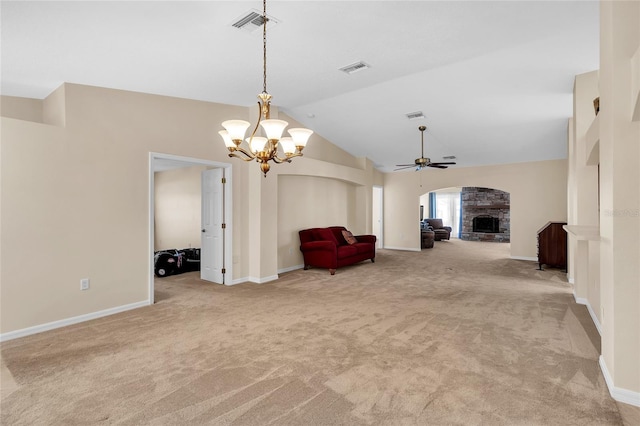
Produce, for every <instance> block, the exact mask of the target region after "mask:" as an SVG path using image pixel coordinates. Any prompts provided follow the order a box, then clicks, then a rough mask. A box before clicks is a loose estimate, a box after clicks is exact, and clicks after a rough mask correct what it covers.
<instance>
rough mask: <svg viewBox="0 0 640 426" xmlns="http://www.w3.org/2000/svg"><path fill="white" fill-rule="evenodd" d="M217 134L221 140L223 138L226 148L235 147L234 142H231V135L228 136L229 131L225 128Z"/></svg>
mask: <svg viewBox="0 0 640 426" xmlns="http://www.w3.org/2000/svg"><path fill="white" fill-rule="evenodd" d="M218 134H219V135H220V136H222V140H224V146H226V147H227V148H235V147H236V144H235V143H233V140H231V136H229V132H227V131H226V130H220V131H219V132H218Z"/></svg>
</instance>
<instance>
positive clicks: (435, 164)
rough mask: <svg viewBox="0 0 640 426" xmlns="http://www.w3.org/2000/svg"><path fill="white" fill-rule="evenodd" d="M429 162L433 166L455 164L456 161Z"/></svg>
mask: <svg viewBox="0 0 640 426" xmlns="http://www.w3.org/2000/svg"><path fill="white" fill-rule="evenodd" d="M430 164H432V165H434V166H446V165H453V164H456V163H453V162H447V163H430Z"/></svg>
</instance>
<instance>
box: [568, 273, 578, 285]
mask: <svg viewBox="0 0 640 426" xmlns="http://www.w3.org/2000/svg"><path fill="white" fill-rule="evenodd" d="M567 281H568V282H569V284H575V283H576V280H575V279H573V277H570V276H569V274H567Z"/></svg>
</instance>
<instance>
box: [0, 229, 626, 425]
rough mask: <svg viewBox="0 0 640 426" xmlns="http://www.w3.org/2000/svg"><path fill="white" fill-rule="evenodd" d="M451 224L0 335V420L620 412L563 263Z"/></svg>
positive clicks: (492, 418)
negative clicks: (428, 234)
mask: <svg viewBox="0 0 640 426" xmlns="http://www.w3.org/2000/svg"><path fill="white" fill-rule="evenodd" d="M536 266H537V265H536V264H535V263H534V262H529V261H521V260H512V259H509V245H508V244H499V243H479V242H467V241H460V240H451V241H440V242H436V244H435V247H434V248H433V249H428V250H423V251H421V252H402V251H391V250H379V251H378V255H377V257H376V262H375V263H371V262H369V261H366V262H362V263H359V264H357V265H353V266H350V267H346V268H341V269H338V271H337V272H336V275H335V276H331V275H330V274H329V272H328V271H327V270H322V269H310V270H308V271H303V270H296V271H293V272H289V273H286V274H282V275H281V277H280V279H279V280H277V281H274V282H270V283H266V284H262V285H256V284H249V283H247V284H241V285H236V286H232V287H224V286H220V285H214V284H208V283H205V282H203V281H200V280H199V279H198V274H197V273H188V274H183V275H177V276H173V277H167V278H163V279H156V302H157V303H156V304H155V305H153V306H149V307H145V308H140V309H136V310H134V311H129V312H125V313H122V314H117V315H113V316H110V317H105V318H101V319H98V320H94V321H89V322H86V323H83V324H78V325H75V326H70V327H66V328H63V329H58V330H54V331H50V332H45V333H41V334H38V335H33V336H29V337H25V338H22V339H17V340H13V341H9V342H5V343H3V344H2V346H1V348H2V361H3V367H4V366H6V369H7V370H8V372H10V376H11V377H12V380H13V381H14V382H15V383H13V384H12V388H11V391H10V392H6V393H5V392H3V394H2V404H1V409H2V414H1V416H2V417H1V420H2V424H7V425H89V424H117V425H140V424H145V425H146V424H148V425H184V424H193V425H200V424H215V425H218V424H220V425H226V424H233V425H270V424H272V425H367V424H374V425H475V424H483V425H617V424H622V419H621V417H620V412H619V411H618V408H617V406H616V403H615V402H614V401H613V400H612V399H611V397H610V396H609V394H608V391H607V387H606V384H605V382H604V378H603V376H602V374H601V372H600V369H599V367H598V356H599V350H600V348H599V336H598V334H597V331H596V329H595V327H594V325H593V323H592V322H591V319H590V318H589V314H588V312H587V310H586V308H585V307H584V306H579V305H576V304H575V302H574V300H573V296H572V294H571V288H570V285H569V284H568V283H567V282H566V277H565V274H564V273H563V272H562V271H560V270H557V269H550V270H545V271H538V270H536Z"/></svg>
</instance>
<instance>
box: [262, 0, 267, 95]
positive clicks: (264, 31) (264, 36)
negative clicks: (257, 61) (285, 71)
mask: <svg viewBox="0 0 640 426" xmlns="http://www.w3.org/2000/svg"><path fill="white" fill-rule="evenodd" d="M267 20H268V19H267V0H262V93H267Z"/></svg>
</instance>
